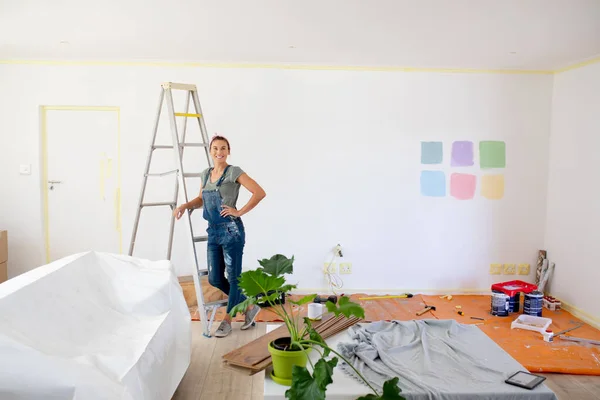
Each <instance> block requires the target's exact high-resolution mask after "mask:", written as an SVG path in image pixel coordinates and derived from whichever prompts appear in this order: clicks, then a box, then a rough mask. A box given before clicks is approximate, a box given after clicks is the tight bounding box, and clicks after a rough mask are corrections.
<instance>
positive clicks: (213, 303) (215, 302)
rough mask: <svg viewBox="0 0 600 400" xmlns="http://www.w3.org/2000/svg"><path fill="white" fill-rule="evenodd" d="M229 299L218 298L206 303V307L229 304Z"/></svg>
mask: <svg viewBox="0 0 600 400" xmlns="http://www.w3.org/2000/svg"><path fill="white" fill-rule="evenodd" d="M227 302H228V300H226V299H224V300H217V301H211V302H210V303H204V308H213V307H222V306H225V305H227Z"/></svg>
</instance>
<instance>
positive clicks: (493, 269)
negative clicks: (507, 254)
mask: <svg viewBox="0 0 600 400" xmlns="http://www.w3.org/2000/svg"><path fill="white" fill-rule="evenodd" d="M500 274H502V264H490V275H500Z"/></svg>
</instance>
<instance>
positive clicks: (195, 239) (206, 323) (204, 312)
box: [129, 82, 227, 337]
mask: <svg viewBox="0 0 600 400" xmlns="http://www.w3.org/2000/svg"><path fill="white" fill-rule="evenodd" d="M161 86H162V89H161V92H160V101H159V105H158V112H157V116H156V121H155V125H154V132H153V135H152V144H151V146H150V149H149V152H148V158H147V160H146V170H145V171H144V180H143V184H142V190H141V193H140V198H139V204H138V209H137V213H136V217H135V222H134V227H133V232H132V236H131V243H130V246H129V255H130V256H132V255H133V249H134V247H135V241H136V237H137V231H138V226H139V222H140V216H141V213H142V209H143V208H145V207H170V208H171V224H170V232H169V243H168V248H167V259H168V260H170V259H171V250H172V246H173V232H174V228H175V216H174V215H173V212H174V210H175V207H176V206H177V199H178V195H179V188H180V187H181V188H182V189H183V194H184V197H185V202H189V198H188V193H187V186H186V183H185V178H198V177H200V175H201V173H200V172H197V173H186V172H184V170H183V150H184V149H185V148H186V147H204V150H205V153H206V159H207V161H208V166H209V167H214V165H213V161H212V158H211V157H210V151H209V148H208V147H209V145H210V143H209V141H208V134H207V132H206V126H205V124H204V117H203V115H202V108H201V107H200V100H199V99H198V91H197V88H196V85H191V84H182V83H173V82H165V83H163V84H162V85H161ZM172 90H182V91H186V92H187V94H186V101H185V111H184V112H175V106H174V103H173V93H172ZM190 99H191V100H192V101H193V103H194V108H195V112H194V113H189V112H188V110H189V105H190ZM165 102H166V105H167V114H168V115H167V117H168V119H169V125H170V127H171V138H172V143H173V145H157V144H156V137H157V133H158V127H159V122H160V116H161V111H162V109H163V105H164V103H165ZM177 117H184V118H185V120H184V121H183V129H182V134H181V140H180V139H179V137H180V136H179V133H178V132H177ZM188 118H193V119H195V120H196V121H198V124H199V127H200V132H201V135H202V141H201V142H195V143H194V142H186V128H187V119H188ZM175 149H177V150H178V151H173V154H174V155H175V161H176V168H177V169H175V170H172V171H166V172H162V173H150V165H151V162H152V155H153V154H154V152H155V151H157V150H175ZM170 174H177V180H176V182H175V193H174V196H173V198H172V200H170V201H162V202H154V203H148V202H145V201H144V194H145V192H146V186H147V183H148V178H149V177H153V176H166V175H170ZM192 211H193V210H187V212H186V213H185V215H184V216H182V220H184V221H185V223H186V225H187V226H188V227H189V232H190V240H191V242H192V249H193V253H194V254H193V256H194V262H195V266H196V273H194V274H192V276H193V278H194V287H195V291H196V298H197V299H198V314H199V315H200V321H201V322H202V330H203V335H204V336H206V337H211V335H210V329H211V326H212V324H213V321H214V319H215V314H216V312H217V310H218V309H219V307H222V306H225V305H227V300H226V299H224V300H218V301H213V302H204V295H203V292H202V285H201V283H200V279H201V277H202V276H206V275H208V269H206V268H200V265H199V262H198V251H197V249H196V244H197V243H200V242H206V241H207V240H208V236H199V235H196V234H195V233H194V229H193V226H192V218H191V214H192ZM209 313H210V319H209Z"/></svg>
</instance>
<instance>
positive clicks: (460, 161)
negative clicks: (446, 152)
mask: <svg viewBox="0 0 600 400" xmlns="http://www.w3.org/2000/svg"><path fill="white" fill-rule="evenodd" d="M473 164H474V162H473V142H469V141H457V142H454V143H452V158H451V161H450V165H452V166H453V167H470V166H472V165H473Z"/></svg>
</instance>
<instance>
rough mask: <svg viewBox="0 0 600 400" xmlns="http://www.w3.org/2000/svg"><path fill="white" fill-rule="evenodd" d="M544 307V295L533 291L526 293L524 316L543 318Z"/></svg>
mask: <svg viewBox="0 0 600 400" xmlns="http://www.w3.org/2000/svg"><path fill="white" fill-rule="evenodd" d="M543 307H544V293H542V292H540V291H537V290H536V291H533V292H531V293H525V301H523V314H527V315H534V316H536V317H541V316H542V308H543Z"/></svg>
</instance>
